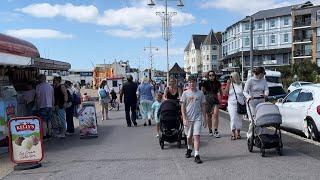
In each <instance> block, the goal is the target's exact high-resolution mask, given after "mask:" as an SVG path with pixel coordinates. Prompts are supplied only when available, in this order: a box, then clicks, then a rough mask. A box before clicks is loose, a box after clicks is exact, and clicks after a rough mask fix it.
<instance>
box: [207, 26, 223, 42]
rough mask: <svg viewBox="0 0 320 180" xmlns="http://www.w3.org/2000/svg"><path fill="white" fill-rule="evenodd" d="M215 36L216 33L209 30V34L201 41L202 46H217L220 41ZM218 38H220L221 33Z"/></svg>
mask: <svg viewBox="0 0 320 180" xmlns="http://www.w3.org/2000/svg"><path fill="white" fill-rule="evenodd" d="M219 33H220V32H219ZM217 35H218V36H219V34H218V33H214V32H213V30H212V29H211V31H210V33H209V34H208V36H207V37H206V39H205V40H204V41H203V45H219V44H220V42H221V41H220V40H219V39H218V37H217ZM219 37H221V33H220V36H219Z"/></svg>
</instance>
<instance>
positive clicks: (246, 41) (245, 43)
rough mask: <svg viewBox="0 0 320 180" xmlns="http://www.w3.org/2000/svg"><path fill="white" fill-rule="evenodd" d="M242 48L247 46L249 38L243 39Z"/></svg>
mask: <svg viewBox="0 0 320 180" xmlns="http://www.w3.org/2000/svg"><path fill="white" fill-rule="evenodd" d="M244 46H249V38H248V37H246V38H245V39H244Z"/></svg>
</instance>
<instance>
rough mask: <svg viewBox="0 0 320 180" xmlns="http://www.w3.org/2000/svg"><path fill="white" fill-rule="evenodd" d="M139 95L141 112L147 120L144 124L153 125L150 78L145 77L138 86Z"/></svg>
mask: <svg viewBox="0 0 320 180" xmlns="http://www.w3.org/2000/svg"><path fill="white" fill-rule="evenodd" d="M137 95H138V97H139V100H140V112H141V114H142V119H144V120H145V123H144V126H147V122H148V124H149V126H151V116H152V109H151V107H152V103H153V96H152V86H151V84H150V82H149V79H148V78H143V80H142V83H141V84H140V85H139V86H138V89H137Z"/></svg>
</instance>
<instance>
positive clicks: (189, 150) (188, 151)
mask: <svg viewBox="0 0 320 180" xmlns="http://www.w3.org/2000/svg"><path fill="white" fill-rule="evenodd" d="M191 153H192V150H191V149H187V153H186V158H191Z"/></svg>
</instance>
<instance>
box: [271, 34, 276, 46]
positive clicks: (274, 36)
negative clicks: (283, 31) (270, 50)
mask: <svg viewBox="0 0 320 180" xmlns="http://www.w3.org/2000/svg"><path fill="white" fill-rule="evenodd" d="M275 43H276V35H274V34H273V35H271V36H270V44H275Z"/></svg>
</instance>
